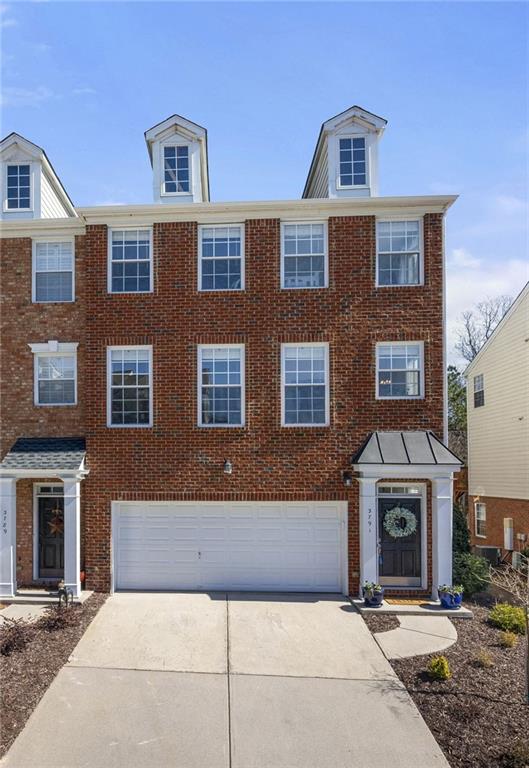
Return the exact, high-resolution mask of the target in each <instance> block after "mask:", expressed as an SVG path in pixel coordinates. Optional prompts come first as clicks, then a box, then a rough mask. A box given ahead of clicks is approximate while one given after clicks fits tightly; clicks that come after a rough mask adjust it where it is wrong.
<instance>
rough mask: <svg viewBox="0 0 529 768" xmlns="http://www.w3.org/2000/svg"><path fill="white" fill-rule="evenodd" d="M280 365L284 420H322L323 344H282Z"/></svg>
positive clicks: (323, 392)
mask: <svg viewBox="0 0 529 768" xmlns="http://www.w3.org/2000/svg"><path fill="white" fill-rule="evenodd" d="M283 368H284V370H283V382H284V403H285V405H284V410H285V412H284V420H285V423H286V424H307V425H310V424H325V421H326V398H327V392H326V388H327V384H326V370H325V369H326V360H325V348H324V347H323V346H318V347H304V346H299V347H285V348H284V350H283Z"/></svg>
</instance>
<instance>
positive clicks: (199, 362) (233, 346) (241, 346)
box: [197, 344, 246, 429]
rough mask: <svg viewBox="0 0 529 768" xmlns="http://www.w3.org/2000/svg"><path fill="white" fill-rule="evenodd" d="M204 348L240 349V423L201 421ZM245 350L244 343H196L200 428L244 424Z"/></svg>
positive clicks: (218, 427) (198, 421)
mask: <svg viewBox="0 0 529 768" xmlns="http://www.w3.org/2000/svg"><path fill="white" fill-rule="evenodd" d="M205 349H239V350H240V351H241V422H240V424H203V423H202V352H203V351H204V350H205ZM245 379H246V351H245V345H244V344H198V345H197V425H198V426H199V427H201V428H202V429H242V428H243V427H245V426H246V385H245Z"/></svg>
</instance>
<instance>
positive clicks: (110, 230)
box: [107, 224, 154, 296]
mask: <svg viewBox="0 0 529 768" xmlns="http://www.w3.org/2000/svg"><path fill="white" fill-rule="evenodd" d="M145 230H148V232H149V265H150V273H149V290H148V291H113V290H112V233H113V232H141V231H145ZM152 232H153V228H152V226H151V225H149V224H147V225H146V226H144V227H140V226H137V227H131V226H130V224H129V225H128V226H126V227H118V226H113V227H108V232H107V292H108V293H109V294H110V295H112V296H142V295H145V294H146V293H152V292H153V290H154V288H153V286H154V254H153V236H152ZM123 263H126V261H124V262H123Z"/></svg>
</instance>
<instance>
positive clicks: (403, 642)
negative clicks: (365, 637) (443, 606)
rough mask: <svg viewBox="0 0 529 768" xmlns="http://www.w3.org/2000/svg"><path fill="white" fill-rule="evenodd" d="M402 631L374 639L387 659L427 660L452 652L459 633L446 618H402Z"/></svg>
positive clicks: (380, 634) (398, 629)
mask: <svg viewBox="0 0 529 768" xmlns="http://www.w3.org/2000/svg"><path fill="white" fill-rule="evenodd" d="M398 618H399V622H400V627H398V628H397V629H391V630H390V631H389V632H376V633H375V635H374V637H375V639H376V641H377V643H378V644H379V646H380V647H381V648H382V651H383V653H384V655H385V657H386V658H387V659H406V658H409V657H410V656H424V655H426V654H429V653H438V652H439V651H444V650H445V649H446V648H449V647H450V646H451V645H453V644H454V643H455V642H456V640H457V630H456V628H455V626H454V625H453V624H452V622H451V621H450V619H448V618H446V617H445V616H399V617H398Z"/></svg>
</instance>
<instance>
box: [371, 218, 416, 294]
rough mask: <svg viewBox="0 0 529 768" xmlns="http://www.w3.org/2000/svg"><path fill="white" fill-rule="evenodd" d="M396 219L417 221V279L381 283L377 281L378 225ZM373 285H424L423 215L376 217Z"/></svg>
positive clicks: (378, 286)
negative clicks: (396, 282) (392, 283)
mask: <svg viewBox="0 0 529 768" xmlns="http://www.w3.org/2000/svg"><path fill="white" fill-rule="evenodd" d="M396 221H417V222H419V264H418V267H419V280H418V282H416V283H399V284H395V285H391V284H390V285H383V284H382V283H379V281H378V256H379V252H378V225H379V223H380V224H383V223H384V222H396ZM375 248H376V259H375V270H376V271H375V286H376V287H377V288H418V287H419V286H421V285H424V217H423V216H384V217H381V218H380V219H378V218H377V219H376V222H375Z"/></svg>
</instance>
